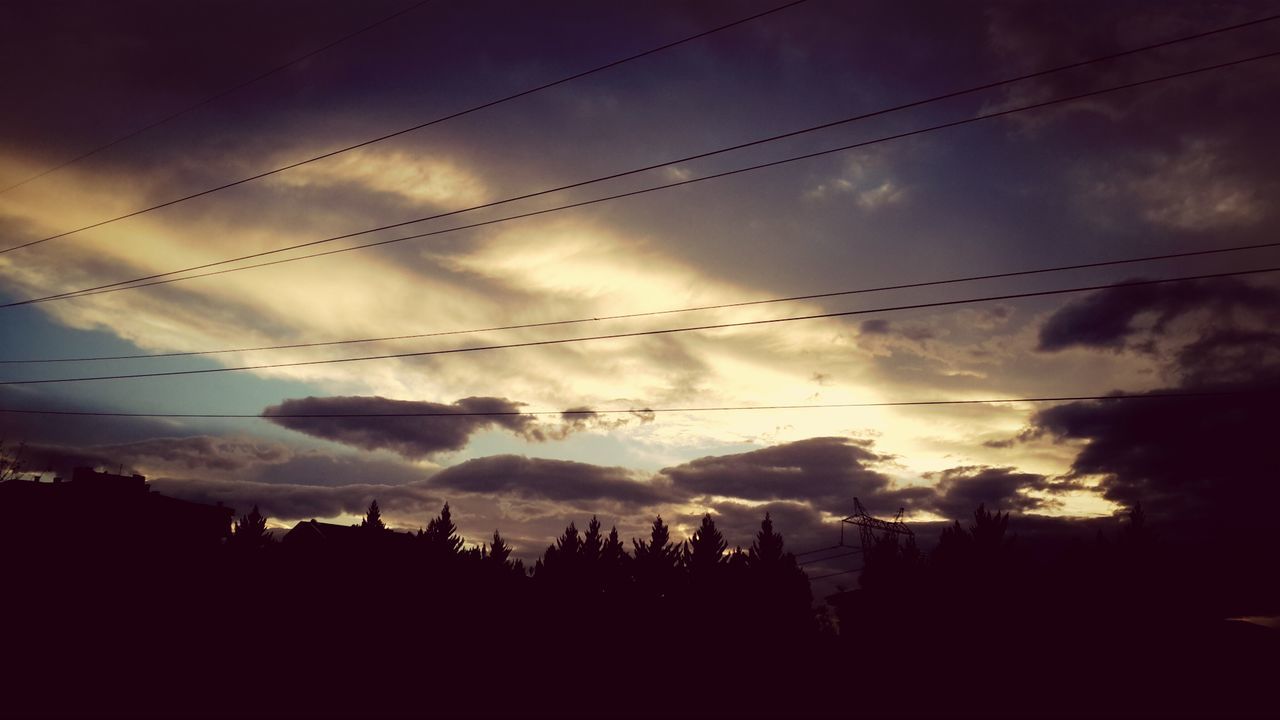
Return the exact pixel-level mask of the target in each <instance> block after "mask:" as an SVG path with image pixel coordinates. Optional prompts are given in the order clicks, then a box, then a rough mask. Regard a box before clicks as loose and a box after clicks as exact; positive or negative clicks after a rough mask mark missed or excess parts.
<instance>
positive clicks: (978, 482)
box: [922, 465, 1055, 519]
mask: <svg viewBox="0 0 1280 720" xmlns="http://www.w3.org/2000/svg"><path fill="white" fill-rule="evenodd" d="M926 477H928V478H930V479H936V480H937V486H936V488H935V489H934V496H933V497H932V498H928V499H927V501H926V502H927V504H928V506H929V509H931V510H933V511H934V512H936V513H937V514H939V515H941V516H943V517H946V518H953V519H954V518H963V517H967V516H968V515H969V514H970V513H972V512H973V510H974V508H976V507H978V505H981V504H985V505H986V506H987V509H988V510H1001V511H1005V512H1025V511H1027V510H1039V509H1043V508H1045V507H1046V506H1048V505H1051V504H1052V503H1051V502H1049V501H1046V500H1044V499H1042V498H1037V497H1033V496H1030V495H1027V494H1026V493H1025V491H1027V490H1052V489H1055V488H1054V486H1053V485H1052V483H1051V482H1050V481H1049V480H1048V479H1047V478H1045V477H1044V476H1043V475H1036V474H1034V473H1024V472H1018V471H1017V470H1016V469H1015V468H1011V467H986V466H972V465H971V466H965V467H955V468H950V469H947V470H943V471H942V472H938V473H929V474H928V475H926ZM922 504H924V503H922Z"/></svg>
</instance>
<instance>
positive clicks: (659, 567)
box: [631, 515, 680, 596]
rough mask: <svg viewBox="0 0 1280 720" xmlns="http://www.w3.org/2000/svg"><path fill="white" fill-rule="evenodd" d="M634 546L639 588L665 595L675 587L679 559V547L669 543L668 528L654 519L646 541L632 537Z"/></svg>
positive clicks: (660, 517)
mask: <svg viewBox="0 0 1280 720" xmlns="http://www.w3.org/2000/svg"><path fill="white" fill-rule="evenodd" d="M631 544H632V545H633V546H634V547H635V576H636V582H637V583H639V584H640V586H641V588H642V589H643V590H644V591H646V592H647V593H649V594H651V595H657V596H665V595H667V594H669V593H670V592H672V591H673V590H674V589H675V588H674V585H675V575H676V569H677V566H678V564H679V560H680V548H679V546H677V545H674V544H672V542H671V530H670V529H669V528H668V527H667V524H666V523H664V522H663V521H662V516H661V515H659V516H657V517H656V518H654V521H653V527H652V528H651V529H650V531H649V540H648V541H647V542H646V541H644V540H634V539H633V540H632V541H631Z"/></svg>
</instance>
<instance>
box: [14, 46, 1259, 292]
mask: <svg viewBox="0 0 1280 720" xmlns="http://www.w3.org/2000/svg"><path fill="white" fill-rule="evenodd" d="M1278 55H1280V51H1274V52H1270V53H1265V54H1262V55H1255V56H1251V57H1246V58H1240V59H1236V60H1232V61H1229V62H1224V63H1218V64H1215V65H1208V66H1203V67H1199V68H1195V69H1192V70H1185V71H1182V72H1177V73H1172V74H1168V75H1162V76H1159V77H1153V78H1147V79H1145V80H1139V81H1135V82H1130V83H1125V84H1123V85H1115V86H1112V87H1108V88H1103V89H1099V90H1092V91H1089V92H1084V93H1078V94H1075V95H1069V96H1064V97H1059V98H1055V99H1053V100H1046V101H1042V102H1038V103H1033V104H1030V105H1023V106H1020V107H1015V108H1010V109H1007V110H1000V111H995V112H990V113H985V114H981V115H975V116H973V117H969V118H965V119H962V120H954V121H951V122H946V123H941V124H938V125H931V126H928V127H924V128H919V129H916V130H910V131H907V132H901V133H897V134H894V135H886V136H882V137H879V138H875V139H872V140H865V141H862V142H857V143H851V144H849V145H842V146H840V147H835V148H829V149H826V150H819V151H817V152H812V153H806V154H803V155H794V156H791V157H787V158H783V159H781V160H774V161H771V162H766V163H760V164H757V165H749V166H746V167H742V168H738V169H735V170H727V171H724V172H719V173H714V174H711V175H704V176H702V177H697V178H691V179H688V180H680V181H675V182H670V183H663V184H659V185H652V186H650V187H647V188H641V189H639V190H632V191H629V192H623V193H617V194H614V195H606V196H604V197H600V198H595V199H592V200H583V201H580V202H576V203H569V204H566V205H558V206H555V207H551V208H545V209H542V210H534V211H530V212H525V213H519V214H515V215H508V216H506V217H501V218H495V219H493V220H485V221H482V222H475V223H471V224H469V225H459V226H456V227H451V228H444V229H442V230H433V231H430V232H424V233H418V234H414V235H406V236H403V237H398V238H390V239H387V240H378V241H374V242H369V243H365V244H363V245H353V246H350V247H345V248H338V249H336V250H325V251H321V252H316V253H312V254H309V255H300V256H297V257H291V258H284V259H281V260H271V261H267V262H261V263H255V264H252V265H242V266H239V267H233V268H224V269H221V270H213V271H210V272H205V273H199V274H196V275H187V276H184V277H177V278H174V277H170V276H172V275H178V274H180V273H185V272H191V271H195V270H201V269H204V268H211V267H216V266H220V265H226V264H229V263H233V262H239V261H241V260H249V259H253V258H257V257H263V256H266V255H272V254H275V253H279V252H284V251H287V250H296V249H299V248H302V247H309V246H312V245H319V244H323V243H327V242H331V241H333V240H338V239H342V238H347V237H352V236H354V235H361V234H365V233H367V232H372V230H367V231H361V232H358V233H349V234H347V235H341V236H335V237H332V238H325V239H321V240H313V241H310V242H307V243H301V244H298V245H293V246H290V247H285V248H277V249H275V250H266V251H263V252H259V253H252V254H249V255H242V256H240V257H236V258H229V259H226V260H219V261H216V262H210V263H204V264H202V265H194V266H191V267H187V268H182V269H179V270H170V271H168V272H163V273H155V274H152V275H144V276H142V277H137V278H132V279H129V280H119V281H116V282H112V283H106V284H103V285H96V286H93V287H88V288H81V289H79V290H70V291H67V292H62V293H56V294H53V295H46V296H43V297H37V298H29V299H27V300H18V301H14V302H10V303H5V304H2V305H0V308H8V307H17V306H20V305H30V304H34V303H41V302H49V301H52V300H61V299H65V298H68V297H84V296H90V295H100V294H104V293H109V292H119V291H121V290H134V289H137V288H143V287H151V286H155V285H165V284H168V283H173V282H182V281H185V280H193V279H195V278H201V277H211V276H215V275H223V274H226V273H232V272H239V271H241V270H249V269H253V268H260V267H268V266H272V265H281V264H284V263H290V262H295V261H298V260H305V259H309V258H316V257H323V256H327V255H336V254H338V253H345V252H351V251H354V250H364V249H366V248H371V247H379V246H382V245H390V244H393V243H399V242H404V241H406V240H415V239H419V238H424V237H432V236H435V235H444V234H447V233H452V232H457V231H460V230H469V229H473V228H478V227H486V226H489V225H496V224H499V223H504V222H509V221H512V220H519V219H523V218H529V217H535V216H539V215H546V214H549V213H553V212H559V211H562V210H569V209H573V208H580V207H585V206H588V205H595V204H597V203H602V202H607V201H610V200H618V199H621V198H627V197H634V196H638V195H644V194H647V193H651V192H656V191H659V190H667V189H671V188H676V187H682V186H685V185H692V184H694V183H698V182H703V181H707V180H715V179H719V178H724V177H729V176H732V175H738V174H741V173H746V172H752V171H755V170H761V169H764V168H769V167H775V166H778V165H785V164H788V163H793V162H797V161H800V160H808V159H811V158H815V157H820V156H823V155H830V154H832V153H837V152H843V151H846V150H853V149H857V148H863V147H868V146H871V145H876V144H879V143H884V142H890V141H893V140H900V139H903V138H908V137H913V136H916V135H923V134H925V133H929V132H934V131H937V130H944V129H947V128H953V127H959V126H962V125H968V124H971V123H975V122H979V121H982V120H990V119H993V118H998V117H1004V116H1008V115H1014V114H1017V113H1020V112H1027V111H1030V110H1036V109H1039V108H1044V107H1049V106H1052V105H1058V104H1062V103H1067V102H1073V101H1076V100H1082V99H1085V98H1089V97H1094V96H1097V95H1103V94H1106V93H1111V92H1117V91H1120V90H1127V89H1132V88H1135V87H1140V86H1143V85H1149V84H1153V83H1157V82H1163V81H1166V80H1172V79H1176V78H1181V77H1187V76H1190V75H1195V74H1198V73H1203V72H1210V71H1213V70H1221V69H1224V68H1228V67H1232V66H1236V65H1241V64H1244V63H1248V62H1255V61H1258V60H1265V59H1269V58H1273V57H1276V56H1278ZM677 162H681V161H672V163H667V164H673V163H677ZM652 167H662V165H656V166H652ZM584 182H591V181H584ZM566 187H572V186H566ZM545 192H552V191H551V190H548V191H545ZM476 207H477V208H478V207H483V206H476ZM470 209H476V208H468V209H464V210H458V211H454V212H451V213H446V214H445V215H451V214H457V213H459V212H466V211H467V210H470ZM432 217H444V215H438V216H432ZM426 219H431V218H420V219H419V220H412V221H407V222H405V223H400V225H404V224H411V223H414V222H419V221H421V220H426ZM386 227H396V226H386ZM377 229H386V228H385V227H384V228H377ZM157 278H160V279H157ZM144 281H149V282H144ZM131 283H137V284H131Z"/></svg>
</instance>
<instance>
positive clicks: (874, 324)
mask: <svg viewBox="0 0 1280 720" xmlns="http://www.w3.org/2000/svg"><path fill="white" fill-rule="evenodd" d="M889 326H890V323H889V321H888V320H881V319H879V318H877V319H875V320H863V321H862V322H861V323H860V324H859V325H858V332H860V333H862V334H863V335H887V334H888V333H889Z"/></svg>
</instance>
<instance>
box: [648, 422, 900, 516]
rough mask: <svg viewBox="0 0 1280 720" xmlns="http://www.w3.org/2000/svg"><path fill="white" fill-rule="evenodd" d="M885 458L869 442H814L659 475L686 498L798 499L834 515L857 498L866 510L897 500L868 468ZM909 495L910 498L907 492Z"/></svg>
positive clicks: (897, 493)
mask: <svg viewBox="0 0 1280 720" xmlns="http://www.w3.org/2000/svg"><path fill="white" fill-rule="evenodd" d="M888 459H889V457H888V456H885V455H880V454H877V453H875V452H873V451H872V450H871V442H870V441H861V440H851V439H849V438H844V437H816V438H810V439H808V440H799V441H796V442H790V443H784V444H782V445H775V446H773V447H768V448H763V449H760V450H751V451H749V452H745V453H738V454H735V455H719V456H710V457H704V458H699V459H697V460H693V461H692V462H687V463H684V464H683V465H677V466H675V467H668V468H664V469H663V470H662V471H661V474H662V475H663V476H665V477H666V478H668V479H669V480H670V481H671V483H672V485H673V486H674V487H675V488H676V489H678V490H680V491H683V492H685V493H688V494H690V495H702V496H719V497H731V498H742V499H744V500H766V501H767V500H801V501H808V502H812V503H814V504H815V507H819V508H823V509H833V511H837V512H838V511H839V510H840V509H844V508H847V506H848V505H849V504H850V503H851V502H852V500H853V498H854V497H855V496H856V497H858V498H860V499H862V501H863V502H864V503H866V504H868V506H871V505H873V504H874V505H886V506H887V505H889V504H892V503H893V502H895V501H897V500H898V499H900V497H899V496H900V491H895V490H892V489H891V488H890V480H889V478H888V476H886V475H884V474H883V473H881V472H878V471H876V470H873V469H871V468H870V467H868V466H869V465H874V464H876V463H880V462H883V461H885V460H888ZM908 495H909V493H908Z"/></svg>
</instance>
